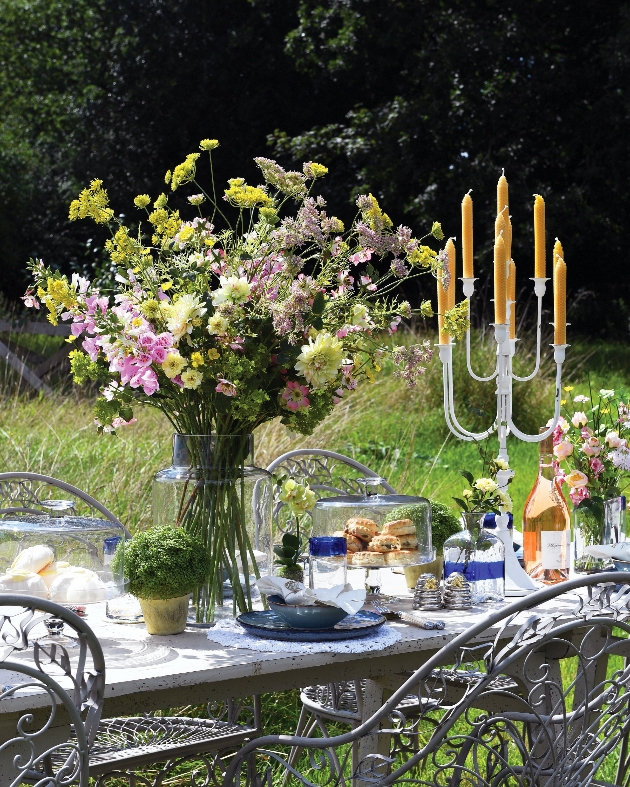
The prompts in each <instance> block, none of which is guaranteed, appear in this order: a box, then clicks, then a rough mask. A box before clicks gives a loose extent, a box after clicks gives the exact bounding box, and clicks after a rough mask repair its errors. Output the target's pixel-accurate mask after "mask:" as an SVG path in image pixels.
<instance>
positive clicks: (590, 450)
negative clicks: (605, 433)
mask: <svg viewBox="0 0 630 787" xmlns="http://www.w3.org/2000/svg"><path fill="white" fill-rule="evenodd" d="M601 450H602V446H601V443H600V442H599V440H598V439H597V438H596V437H589V438H588V440H587V441H586V442H585V443H583V444H582V453H583V454H586V455H587V456H599V454H600V452H601Z"/></svg>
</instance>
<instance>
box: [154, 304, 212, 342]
mask: <svg viewBox="0 0 630 787" xmlns="http://www.w3.org/2000/svg"><path fill="white" fill-rule="evenodd" d="M161 309H162V313H163V314H164V316H165V317H166V327H167V328H168V330H169V331H170V332H171V333H172V334H173V337H174V338H175V340H176V341H179V339H181V338H182V336H184V335H185V334H187V333H192V329H193V327H194V326H193V320H198V319H200V318H201V317H203V315H204V314H205V313H206V311H207V309H206V307H205V306H202V304H201V299H200V298H199V296H198V295H194V294H192V293H186V294H185V295H180V297H179V298H178V299H177V300H176V301H172V302H171V303H166V304H162V306H161Z"/></svg>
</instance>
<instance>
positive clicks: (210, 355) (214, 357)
mask: <svg viewBox="0 0 630 787" xmlns="http://www.w3.org/2000/svg"><path fill="white" fill-rule="evenodd" d="M220 357H221V353H220V352H219V351H218V350H216V349H215V348H214V347H211V348H210V349H209V350H208V358H209V359H210V360H211V361H216V360H217V358H220Z"/></svg>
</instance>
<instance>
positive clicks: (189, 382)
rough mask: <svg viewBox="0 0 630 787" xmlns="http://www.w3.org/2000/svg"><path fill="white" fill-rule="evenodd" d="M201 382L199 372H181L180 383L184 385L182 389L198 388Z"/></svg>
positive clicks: (189, 370) (187, 370) (201, 378)
mask: <svg viewBox="0 0 630 787" xmlns="http://www.w3.org/2000/svg"><path fill="white" fill-rule="evenodd" d="M202 380H203V375H202V374H201V372H196V371H195V370H194V369H186V371H185V372H182V382H183V383H184V388H192V389H195V388H199V386H200V385H201V381H202Z"/></svg>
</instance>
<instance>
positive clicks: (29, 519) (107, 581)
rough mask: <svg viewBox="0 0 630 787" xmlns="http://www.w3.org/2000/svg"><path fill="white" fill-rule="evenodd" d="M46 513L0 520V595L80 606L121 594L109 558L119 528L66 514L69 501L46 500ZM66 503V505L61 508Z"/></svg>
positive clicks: (120, 536) (119, 570)
mask: <svg viewBox="0 0 630 787" xmlns="http://www.w3.org/2000/svg"><path fill="white" fill-rule="evenodd" d="M48 502H49V503H51V504H54V505H50V506H47V505H46V506H44V507H46V508H48V509H49V510H50V515H49V516H47V515H38V514H26V515H23V514H5V518H3V519H0V592H1V593H22V594H26V595H29V596H39V597H40V598H48V599H50V600H51V601H56V602H57V603H59V604H72V605H75V604H76V605H84V604H90V603H94V602H97V601H105V600H107V599H112V598H116V597H118V596H120V595H122V594H123V593H124V592H125V587H124V584H125V583H124V566H123V565H122V562H121V564H120V565H117V566H116V571H114V570H113V566H112V558H113V556H114V552H115V550H116V547H117V545H118V544H119V543H120V542H121V541H124V539H125V530H124V528H123V527H122V526H121V525H119V524H117V523H115V522H110V521H108V520H104V519H93V518H90V517H83V516H72V515H66V511H72V502H71V501H63V500H59V501H48ZM64 504H67V505H64Z"/></svg>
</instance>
